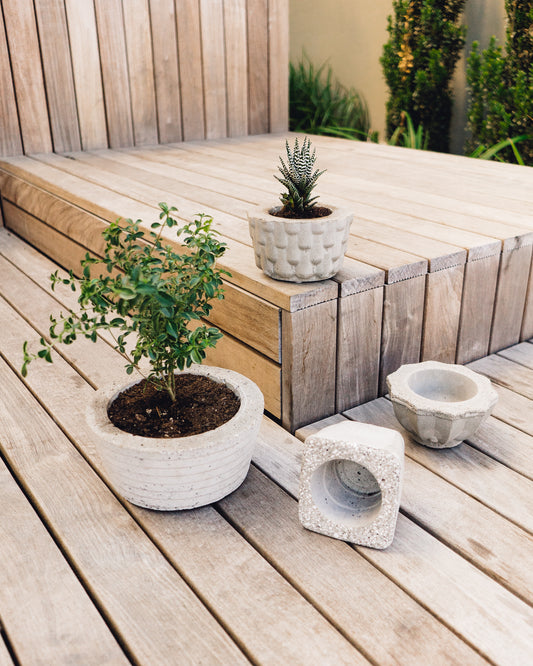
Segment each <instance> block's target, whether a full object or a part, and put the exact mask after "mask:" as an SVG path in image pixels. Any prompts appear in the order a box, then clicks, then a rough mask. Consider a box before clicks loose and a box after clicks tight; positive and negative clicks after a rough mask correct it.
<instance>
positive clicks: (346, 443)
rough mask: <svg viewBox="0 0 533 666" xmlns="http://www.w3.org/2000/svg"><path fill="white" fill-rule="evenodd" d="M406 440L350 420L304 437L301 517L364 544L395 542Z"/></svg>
mask: <svg viewBox="0 0 533 666" xmlns="http://www.w3.org/2000/svg"><path fill="white" fill-rule="evenodd" d="M403 459H404V442H403V437H402V436H401V435H400V433H398V432H396V431H395V430H390V429H388V428H381V427H379V426H374V425H370V424H367V423H358V422H355V421H347V422H345V423H339V424H336V425H333V426H328V427H327V428H323V429H322V430H321V431H319V432H318V433H316V434H315V435H311V436H310V437H308V438H307V439H306V440H305V450H304V456H303V462H302V470H301V475H300V502H299V517H300V522H301V523H302V525H303V526H304V527H305V528H307V529H309V530H312V531H314V532H319V533H320V534H325V535H327V536H330V537H334V538H335V539H342V540H343V541H349V542H351V543H356V544H359V545H361V546H370V547H372V548H387V546H389V545H390V544H391V543H392V540H393V537H394V531H395V529H396V520H397V518H398V510H399V507H400V496H401V488H402V480H403Z"/></svg>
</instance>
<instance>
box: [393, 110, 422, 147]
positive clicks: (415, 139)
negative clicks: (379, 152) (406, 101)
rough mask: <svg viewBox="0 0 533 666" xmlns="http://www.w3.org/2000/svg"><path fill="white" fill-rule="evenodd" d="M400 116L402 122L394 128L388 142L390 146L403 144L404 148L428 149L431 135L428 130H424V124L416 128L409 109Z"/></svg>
mask: <svg viewBox="0 0 533 666" xmlns="http://www.w3.org/2000/svg"><path fill="white" fill-rule="evenodd" d="M400 118H401V124H400V125H398V127H397V128H396V129H395V130H394V132H393V133H392V136H391V138H390V139H389V140H388V142H387V143H388V144H389V146H403V148H414V149H416V150H426V149H427V147H428V142H429V135H428V133H427V132H424V128H423V127H422V125H419V126H418V127H417V128H416V129H415V126H414V123H413V120H412V118H411V116H410V115H409V113H407V111H402V113H401V116H400Z"/></svg>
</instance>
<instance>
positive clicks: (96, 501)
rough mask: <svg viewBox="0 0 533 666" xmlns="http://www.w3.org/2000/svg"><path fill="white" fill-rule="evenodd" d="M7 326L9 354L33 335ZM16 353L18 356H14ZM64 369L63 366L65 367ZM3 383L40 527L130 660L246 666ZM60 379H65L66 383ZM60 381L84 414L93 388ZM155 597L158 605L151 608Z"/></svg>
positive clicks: (112, 503)
mask: <svg viewBox="0 0 533 666" xmlns="http://www.w3.org/2000/svg"><path fill="white" fill-rule="evenodd" d="M0 305H1V304H0ZM2 321H3V322H4V323H5V327H3V329H4V331H5V334H6V335H7V336H8V340H6V339H5V335H3V336H2V349H6V353H9V354H10V355H11V354H13V347H12V345H13V342H10V341H9V336H14V339H15V342H16V344H17V345H18V344H20V340H22V339H26V338H27V337H28V335H30V333H31V331H30V329H28V328H27V326H26V325H25V324H24V322H22V320H20V321H21V323H22V327H20V324H17V323H16V322H17V318H14V317H13V315H10V314H8V313H6V312H5V308H2ZM4 331H3V332H4ZM9 346H11V351H10V352H7V348H8V347H9ZM57 365H58V367H59V366H60V365H61V362H60V360H58V362H57ZM47 369H49V368H47ZM36 374H37V373H36ZM47 374H49V376H50V374H51V373H47ZM2 375H3V376H2V386H3V389H4V394H5V405H6V408H7V409H6V412H5V417H4V420H3V436H2V449H3V454H4V456H5V457H6V460H7V461H8V463H9V464H10V466H11V467H12V468H13V469H14V470H15V472H16V473H17V474H20V475H21V476H22V477H23V478H24V483H25V486H26V488H27V489H28V492H29V493H31V495H32V497H33V498H34V501H35V504H36V506H37V507H38V508H39V511H40V512H41V515H42V516H43V520H45V521H46V522H47V524H49V525H50V528H51V529H52V530H53V531H54V533H55V535H56V538H57V540H58V542H59V543H60V544H61V545H62V547H63V548H64V549H65V551H66V552H68V554H69V560H70V562H71V564H72V566H73V567H74V568H75V569H76V571H77V573H78V575H79V576H80V577H81V578H82V579H83V582H84V585H85V586H86V588H87V589H88V590H89V591H90V593H91V595H92V596H93V598H94V599H95V600H97V602H98V605H99V607H100V608H101V609H102V611H103V612H104V613H106V614H109V615H111V616H112V618H113V624H114V626H115V629H116V631H117V633H118V634H119V635H120V637H121V640H122V642H123V643H124V645H126V646H127V650H128V652H130V653H131V654H133V655H135V659H136V660H137V661H139V662H142V661H149V660H154V659H156V660H160V661H161V662H162V663H165V662H167V663H168V662H170V663H171V662H172V660H173V659H174V658H175V655H176V651H180V650H183V651H186V652H187V655H188V656H189V657H190V659H191V661H194V660H197V661H202V660H205V661H207V662H209V661H211V662H214V661H216V659H220V660H228V663H246V661H247V660H245V659H244V658H243V656H242V653H241V652H240V650H239V649H238V648H236V647H235V645H234V643H233V642H232V641H231V640H230V639H229V638H228V636H227V635H226V633H225V632H224V631H223V630H222V629H221V628H220V626H219V625H218V623H217V622H216V621H215V620H214V619H213V617H212V615H211V614H210V613H209V612H208V611H207V610H206V608H205V607H204V605H203V604H202V603H201V602H200V601H199V600H198V598H197V597H196V596H195V594H194V593H193V592H192V591H191V590H190V588H189V586H188V585H187V584H186V583H185V582H184V581H183V580H182V579H181V577H180V576H179V575H178V574H177V573H176V571H175V570H174V569H173V568H172V567H171V565H170V564H169V563H168V561H167V559H166V558H165V557H164V556H163V555H162V554H161V553H160V552H159V550H158V549H157V548H156V546H154V544H153V543H152V542H151V541H150V540H149V539H148V537H146V535H145V534H144V532H143V531H142V530H141V529H140V527H139V526H138V525H137V523H136V521H134V520H133V519H132V518H130V517H129V516H128V515H127V514H126V513H125V512H124V510H123V507H122V505H121V504H120V503H119V502H118V501H117V500H116V498H115V497H114V496H113V494H112V493H111V492H110V491H109V489H107V487H106V486H105V485H104V484H103V482H102V481H101V480H100V478H99V477H98V476H97V475H96V474H95V473H94V472H92V471H91V470H90V469H88V468H87V463H86V462H85V460H84V459H83V458H82V457H81V455H80V454H79V453H78V452H77V451H76V449H75V448H74V447H73V446H72V443H71V442H70V440H69V439H68V438H67V437H66V436H65V435H64V434H63V433H62V432H61V430H59V428H58V427H57V426H56V425H55V424H54V423H53V422H52V421H51V420H50V418H49V416H48V415H47V414H46V412H44V410H43V409H42V408H41V407H40V406H39V404H38V403H37V402H36V401H35V400H34V399H33V398H31V396H30V394H29V393H28V391H26V390H22V389H21V387H20V382H18V381H17V380H16V379H15V376H14V375H13V373H12V372H11V371H8V373H7V375H6V373H5V372H3V373H2ZM61 376H62V377H63V380H65V374H64V373H62V375H61ZM63 380H62V381H59V382H58V384H57V386H56V388H57V390H58V391H59V392H60V393H62V394H63V395H62V397H61V398H60V399H61V400H62V401H63V403H65V402H67V403H68V402H69V395H70V396H72V395H76V396H77V400H78V401H79V402H78V403H77V404H78V405H79V407H78V408H76V406H75V405H74V406H73V407H72V409H71V412H72V413H76V412H77V413H78V414H79V415H81V414H82V413H83V409H84V407H83V405H84V404H86V402H87V400H88V399H89V397H90V393H91V391H92V389H91V388H90V387H89V386H88V385H87V384H85V382H82V381H80V380H79V379H78V380H77V381H76V380H75V381H74V385H75V386H76V384H77V386H76V388H75V389H74V390H72V382H68V381H63ZM69 384H70V388H69ZM82 384H85V386H82ZM56 395H57V394H56ZM17 410H23V411H24V410H26V413H31V414H32V418H31V419H28V420H20V419H18V418H17V417H16V413H17ZM80 410H81V413H80ZM11 414H13V415H15V416H11ZM89 439H90V438H89ZM59 461H60V464H58V462H59ZM80 525H83V529H80ZM117 535H120V538H117ZM154 597H156V598H157V604H154V603H152V602H153V600H154Z"/></svg>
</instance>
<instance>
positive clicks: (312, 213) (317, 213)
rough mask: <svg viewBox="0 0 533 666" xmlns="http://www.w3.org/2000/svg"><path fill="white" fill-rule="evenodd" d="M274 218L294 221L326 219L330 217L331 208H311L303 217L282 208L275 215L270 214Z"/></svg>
mask: <svg viewBox="0 0 533 666" xmlns="http://www.w3.org/2000/svg"><path fill="white" fill-rule="evenodd" d="M271 214H272V215H274V216H275V217H285V218H289V219H294V220H307V219H311V218H314V217H327V216H328V215H331V208H326V206H313V208H310V209H309V210H308V211H307V212H305V213H304V214H303V215H301V214H298V213H294V212H292V211H285V210H284V208H280V210H277V211H276V212H275V213H271Z"/></svg>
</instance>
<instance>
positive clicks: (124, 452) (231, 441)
mask: <svg viewBox="0 0 533 666" xmlns="http://www.w3.org/2000/svg"><path fill="white" fill-rule="evenodd" d="M184 372H186V373H188V374H190V373H194V374H202V375H205V376H207V377H210V378H211V379H213V380H215V381H217V382H220V383H223V384H225V385H226V386H228V387H229V388H230V389H231V390H232V391H234V393H235V394H236V395H237V396H238V397H239V398H240V401H241V405H240V408H239V411H238V412H237V414H235V416H234V417H233V418H232V419H230V420H229V421H227V422H226V423H224V424H223V425H221V426H220V427H218V428H215V429H214V430H210V431H208V432H204V433H201V434H199V435H192V436H190V437H176V438H153V437H141V436H139V435H131V434H129V433H127V432H124V431H123V430H120V429H119V428H117V427H116V426H114V425H113V423H111V421H110V420H109V418H108V416H107V406H108V404H109V403H110V402H112V401H113V400H114V398H116V396H117V395H118V394H119V393H120V392H121V391H123V390H124V389H125V388H127V387H126V386H123V387H122V388H117V387H112V388H110V389H106V390H104V389H101V390H99V391H96V393H95V395H94V399H93V401H92V404H90V405H89V408H88V414H87V416H88V421H89V425H90V426H91V427H92V429H93V431H94V433H95V435H96V437H95V444H96V449H97V451H98V453H99V455H100V459H101V461H102V465H103V467H104V469H105V471H106V473H107V475H108V478H109V480H110V481H111V483H112V484H113V486H114V487H115V489H116V490H117V491H118V493H119V494H120V495H121V496H122V497H124V499H126V500H128V501H129V502H132V503H133V504H136V505H137V506H142V507H145V508H148V509H159V510H174V509H192V508H195V507H199V506H203V505H205V504H211V503H212V502H215V501H217V500H219V499H221V498H222V497H225V496H226V495H228V494H229V493H231V492H232V491H233V490H235V489H236V488H237V487H238V486H239V485H240V484H241V483H242V482H243V481H244V478H245V477H246V474H247V473H248V468H249V466H250V461H251V458H252V452H253V449H254V445H255V441H256V437H257V433H258V431H259V426H260V424H261V419H262V416H263V395H262V393H261V391H260V390H259V389H258V387H257V386H256V385H255V384H254V383H253V382H252V381H251V380H249V379H247V378H246V377H243V376H242V375H240V374H238V373H236V372H233V371H232V370H225V369H222V368H213V367H209V366H193V367H192V368H188V369H187V370H185V371H184ZM138 381H139V380H138ZM133 383H135V382H132V384H133ZM132 384H129V386H131V385H132Z"/></svg>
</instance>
